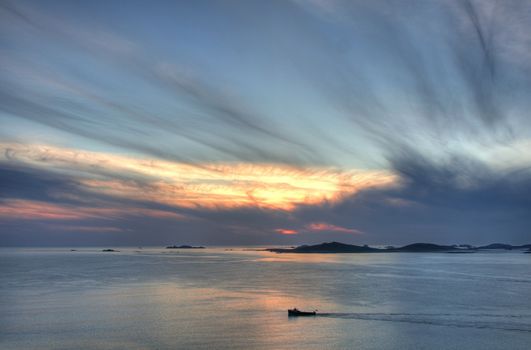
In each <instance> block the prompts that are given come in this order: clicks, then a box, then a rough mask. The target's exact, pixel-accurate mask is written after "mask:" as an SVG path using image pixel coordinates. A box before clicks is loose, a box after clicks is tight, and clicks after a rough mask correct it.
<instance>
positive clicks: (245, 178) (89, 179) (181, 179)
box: [0, 144, 396, 210]
mask: <svg viewBox="0 0 531 350" xmlns="http://www.w3.org/2000/svg"><path fill="white" fill-rule="evenodd" d="M0 150H2V151H3V153H4V157H3V161H4V162H7V163H8V164H12V163H22V164H24V165H26V166H33V167H42V168H44V169H49V170H50V171H52V172H54V171H55V172H59V173H61V174H72V176H73V177H75V178H76V186H77V187H78V188H80V189H83V191H85V192H91V193H96V194H102V195H107V196H109V197H113V198H126V199H132V200H137V201H145V202H153V203H160V204H164V205H169V206H173V207H186V208H194V207H204V208H220V207H227V208H231V207H241V206H257V207H260V208H273V209H279V210H293V209H294V208H295V207H296V206H297V205H301V204H312V203H320V202H323V201H330V202H333V201H338V200H340V199H341V198H342V197H345V196H350V195H353V194H355V193H356V192H358V191H360V190H362V189H365V188H367V187H374V186H390V185H393V183H394V182H395V180H396V179H395V177H394V176H392V175H391V174H388V173H386V172H385V171H369V170H348V171H347V170H338V169H332V168H317V167H312V168H309V167H307V168H302V167H295V166H287V165H281V164H261V165H259V164H245V163H237V164H234V163H225V164H222V163H206V164H199V165H197V164H195V165H191V164H186V163H177V162H169V161H163V160H147V159H141V158H133V157H126V156H118V155H113V154H103V153H95V152H86V151H80V150H71V149H64V148H58V147H52V146H38V145H33V146H32V145H17V144H4V145H0ZM0 159H1V158H0Z"/></svg>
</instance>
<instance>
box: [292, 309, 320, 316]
mask: <svg viewBox="0 0 531 350" xmlns="http://www.w3.org/2000/svg"><path fill="white" fill-rule="evenodd" d="M315 315H317V310H315V311H300V310H298V309H297V308H294V309H289V310H288V316H315Z"/></svg>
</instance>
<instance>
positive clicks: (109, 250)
mask: <svg viewBox="0 0 531 350" xmlns="http://www.w3.org/2000/svg"><path fill="white" fill-rule="evenodd" d="M102 252H119V250H114V249H103V250H102Z"/></svg>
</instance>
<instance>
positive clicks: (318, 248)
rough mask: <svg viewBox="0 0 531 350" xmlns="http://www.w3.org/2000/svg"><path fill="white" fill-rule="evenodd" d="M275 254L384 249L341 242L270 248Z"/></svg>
mask: <svg viewBox="0 0 531 350" xmlns="http://www.w3.org/2000/svg"><path fill="white" fill-rule="evenodd" d="M266 250H268V251H270V252H275V253H372V252H378V251H381V250H382V249H377V248H371V247H369V246H367V245H364V246H358V245H352V244H345V243H339V242H329V243H321V244H316V245H301V246H298V247H296V248H270V249H266Z"/></svg>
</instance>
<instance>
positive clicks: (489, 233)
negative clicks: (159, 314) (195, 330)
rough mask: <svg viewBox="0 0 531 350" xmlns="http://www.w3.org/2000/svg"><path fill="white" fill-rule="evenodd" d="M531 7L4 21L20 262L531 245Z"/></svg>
mask: <svg viewBox="0 0 531 350" xmlns="http://www.w3.org/2000/svg"><path fill="white" fill-rule="evenodd" d="M529 33H531V3H530V2H529V1H512V0H508V1H498V2H496V1H472V0H470V1H467V0H463V1H457V0H456V1H420V0H419V1H409V0H405V1H404V0H401V1H357V0H345V1H342V0H329V1H324V0H308V1H303V0H292V1H289V0H283V1H167V2H165V1H153V2H142V1H127V2H119V1H83V2H80V1H46V0H43V1H23V0H21V1H18V0H17V1H2V2H0V246H6V245H7V246H11V245H28V246H77V245H134V246H145V245H167V244H203V245H229V244H241V245H255V244H256V245H257V244H299V243H318V242H323V241H333V240H335V241H341V242H347V243H356V244H365V243H367V244H405V243H412V242H419V241H422V242H435V243H445V244H446V243H449V244H453V243H471V244H483V243H491V242H495V241H500V242H507V243H515V244H520V243H531V115H530V112H529V111H530V110H531V35H529Z"/></svg>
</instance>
